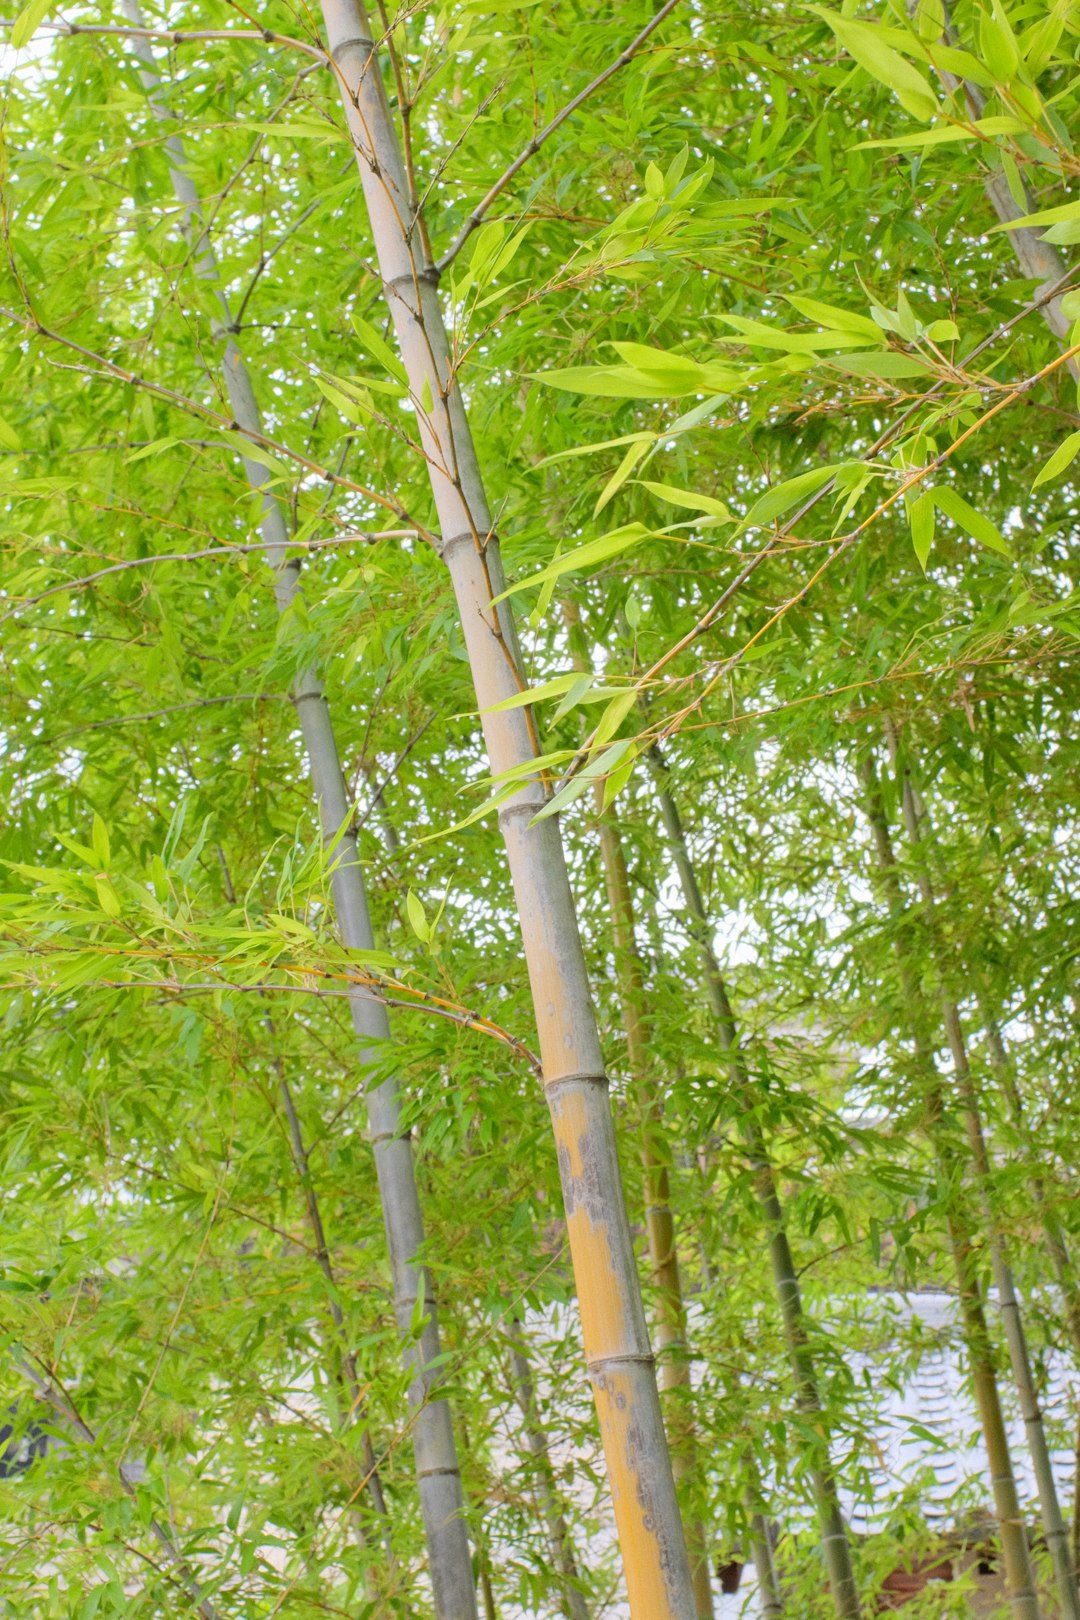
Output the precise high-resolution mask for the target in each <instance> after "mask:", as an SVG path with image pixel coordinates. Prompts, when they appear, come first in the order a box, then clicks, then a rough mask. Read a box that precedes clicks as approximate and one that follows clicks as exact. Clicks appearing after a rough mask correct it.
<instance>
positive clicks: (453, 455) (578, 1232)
mask: <svg viewBox="0 0 1080 1620" xmlns="http://www.w3.org/2000/svg"><path fill="white" fill-rule="evenodd" d="M322 9H323V16H324V19H325V22H326V33H327V45H328V48H329V51H330V55H331V58H332V60H333V62H334V64H335V67H336V71H337V74H338V79H339V84H340V88H341V92H342V99H343V103H344V107H345V115H346V118H347V120H348V123H349V128H350V131H351V133H352V137H353V144H354V147H355V151H356V157H357V163H358V167H359V171H360V178H361V183H362V185H363V189H364V197H365V201H366V204H367V211H368V216H369V219H370V221H371V228H372V233H373V236H374V240H375V251H376V255H377V258H378V263H379V270H380V274H381V275H382V278H383V285H384V288H385V291H386V297H387V303H388V307H389V310H390V313H391V315H392V318H393V322H394V328H395V331H396V335H397V341H398V347H399V350H400V353H401V357H402V360H403V362H404V365H405V369H406V373H407V375H408V379H409V389H410V393H411V396H412V400H413V403H414V406H415V408H416V412H417V418H418V424H419V431H420V438H421V443H422V446H423V451H424V455H425V457H426V460H427V464H428V471H429V475H430V479H431V487H432V493H433V495H434V500H435V507H436V511H437V513H438V521H439V527H440V530H441V536H442V542H441V549H442V557H443V560H444V561H445V562H446V564H447V567H448V569H449V571H450V577H451V580H452V583H453V588H454V593H455V596H456V598H457V603H458V609H459V612H460V615H461V623H462V629H463V631H464V636H465V643H466V648H467V651H468V656H469V664H470V667H471V670H472V675H473V683H474V687H475V690H476V696H477V702H478V706H479V708H480V711H481V715H482V719H483V728H484V737H485V741H486V744H487V752H488V758H489V761H490V765H491V769H492V772H493V773H494V774H495V775H501V774H502V773H503V772H505V771H508V770H511V769H515V768H516V769H521V768H524V771H525V773H526V774H525V775H524V776H523V778H522V780H521V782H520V785H519V786H518V787H517V788H516V790H515V791H514V792H513V794H511V795H510V796H509V797H508V798H507V800H506V801H505V802H504V804H503V806H502V809H501V811H500V816H499V820H500V826H501V828H502V833H503V838H504V840H505V844H506V849H507V856H508V860H509V866H510V875H511V879H512V882H513V886H514V892H515V896H516V900H517V909H518V916H519V918H520V922H521V931H522V939H523V943H524V947H525V958H526V963H527V967H528V972H529V980H530V984H531V987H532V996H533V1005H534V1008H535V1011H536V1020H537V1027H538V1032H539V1040H540V1055H541V1062H542V1067H543V1074H544V1086H545V1094H546V1097H547V1100H548V1104H549V1107H550V1111H551V1119H552V1125H553V1128H554V1132H555V1138H556V1143H557V1148H558V1157H559V1169H560V1174H561V1179H562V1187H563V1199H564V1203H565V1208H566V1219H567V1229H568V1235H569V1240H570V1252H571V1258H572V1261H573V1266H574V1275H575V1278H576V1282H577V1289H578V1299H579V1305H580V1310H581V1319H582V1333H583V1338H584V1343H585V1356H586V1362H587V1364H588V1369H589V1375H590V1378H591V1381H592V1386H593V1394H594V1398H595V1401H596V1408H597V1414H598V1417H599V1422H600V1432H601V1438H602V1441H603V1446H604V1453H605V1459H606V1463H607V1471H608V1478H609V1481H610V1484H611V1493H612V1500H613V1504H614V1509H615V1520H616V1527H617V1530H618V1536H619V1546H620V1550H621V1553H622V1560H623V1568H624V1571H625V1575H626V1584H627V1591H628V1594H629V1599H630V1610H631V1614H632V1615H633V1616H634V1617H635V1620H694V1613H695V1611H694V1602H693V1588H692V1583H691V1579H690V1568H689V1562H688V1559H687V1555H686V1548H685V1544H684V1541H683V1533H682V1525H681V1523H680V1521H679V1510H678V1504H677V1501H676V1496H675V1486H674V1481H673V1479H672V1472H671V1463H670V1459H669V1456H668V1451H667V1443H666V1440H665V1438H664V1429H663V1422H662V1419H661V1414H660V1401H659V1396H658V1393H657V1388H656V1379H655V1374H654V1364H653V1355H652V1350H651V1347H650V1345H649V1336H648V1330H647V1328H646V1325H645V1313H644V1310H643V1307H642V1302H641V1290H640V1286H639V1283H638V1277H637V1270H636V1266H635V1260H634V1251H633V1244H632V1242H631V1237H630V1228H629V1223H628V1220H627V1216H626V1207H625V1203H624V1200H623V1194H622V1179H621V1176H620V1172H619V1162H618V1157H617V1155H616V1151H615V1134H614V1128H613V1123H612V1118H611V1109H610V1104H609V1100H608V1082H607V1076H606V1074H605V1072H604V1065H603V1060H602V1057H601V1054H600V1042H599V1038H598V1035H597V1029H596V1020H595V1016H594V1013H593V1008H592V1004H591V1001H590V998H589V987H588V979H587V976H586V972H585V962H584V956H583V953H582V948H581V940H580V936H579V934H578V928H577V918H576V916H575V912H574V902H573V897H572V895H571V891H570V882H569V877H568V875H567V871H566V863H565V859H564V856H563V849H562V840H561V836H560V833H559V828H558V824H557V822H556V820H554V819H553V818H550V817H549V818H547V819H545V820H544V821H541V822H539V823H538V824H535V825H533V824H532V823H533V818H534V817H535V816H536V814H537V812H538V811H540V810H541V809H543V807H544V804H545V802H546V798H547V790H546V788H545V785H544V783H543V782H542V781H541V780H540V778H539V777H538V776H537V775H529V774H528V769H529V766H530V764H531V762H532V761H533V760H534V759H535V758H536V755H537V749H536V745H535V737H534V732H533V728H532V722H531V717H530V716H529V715H528V714H527V713H525V712H524V711H522V710H520V709H516V710H515V709H511V710H502V711H498V710H496V708H495V706H496V705H497V704H499V703H500V702H501V701H502V700H503V699H505V698H508V697H514V696H516V695H517V694H518V693H519V692H520V691H521V690H522V689H523V688H524V686H525V684H526V683H525V681H524V679H523V677H522V674H521V666H520V660H519V657H518V651H517V646H516V638H515V635H514V629H513V624H512V620H511V616H510V613H509V611H508V610H507V608H506V604H505V603H504V604H502V605H501V606H500V607H499V608H495V607H493V606H492V599H493V598H494V597H495V596H497V595H498V594H499V592H500V591H501V590H502V588H503V579H502V569H501V565H500V561H499V548H498V541H497V539H496V537H495V534H494V532H493V528H492V523H491V516H490V513H489V510H488V505H487V500H486V497H485V493H484V487H483V481H482V478H481V474H480V467H479V463H478V460H477V456H476V452H475V449H474V446H473V443H472V439H471V437H470V434H469V427H468V422H467V419H466V413H465V406H464V402H463V400H462V396H461V392H460V389H459V387H458V384H457V380H456V375H455V370H454V366H453V364H452V362H451V356H450V348H449V342H448V339H447V334H446V328H445V326H444V324H443V318H442V311H441V308H440V304H439V298H438V291H437V287H436V281H437V276H436V273H435V272H434V270H433V268H432V266H431V264H430V262H429V260H428V258H427V256H426V253H425V250H424V243H423V238H422V235H421V232H420V231H419V229H418V225H417V221H416V219H415V215H414V213H413V211H412V209H411V207H410V204H409V187H408V181H407V177H406V174H405V168H404V163H403V161H402V156H401V148H400V144H399V141H398V138H397V132H396V129H395V127H394V123H393V120H392V118H391V115H390V108H389V104H388V102H387V98H386V92H385V90H384V88H383V83H382V78H381V75H380V71H379V64H378V59H377V52H376V46H375V42H374V39H373V36H372V32H371V27H370V24H369V22H368V19H367V15H366V12H365V11H364V8H363V7H362V5H360V4H359V3H358V0H323V8H322Z"/></svg>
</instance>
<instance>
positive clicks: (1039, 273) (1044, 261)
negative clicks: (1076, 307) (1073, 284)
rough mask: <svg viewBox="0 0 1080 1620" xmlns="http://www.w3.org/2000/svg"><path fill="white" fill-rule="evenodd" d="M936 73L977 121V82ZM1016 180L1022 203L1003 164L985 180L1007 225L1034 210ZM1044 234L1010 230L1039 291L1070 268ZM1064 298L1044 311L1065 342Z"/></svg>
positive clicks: (981, 103)
mask: <svg viewBox="0 0 1080 1620" xmlns="http://www.w3.org/2000/svg"><path fill="white" fill-rule="evenodd" d="M942 18H943V31H944V35H945V38H946V39H947V40H948V41H949V42H950V43H953V40H952V24H951V19H950V15H949V7H948V5H945V6H944V7H943V13H942ZM937 75H938V78H939V79H940V80H941V82H942V84H943V85H944V86H945V88H946V90H948V91H949V92H950V94H952V95H955V94H957V93H960V94H962V95H963V97H964V100H965V101H966V102H967V105H968V110H969V116H970V117H971V118H972V119H973V120H975V121H976V122H977V121H978V120H979V119H981V118H982V117H983V115H984V113H985V110H986V97H985V96H984V95H983V93H982V91H981V90H980V89H979V87H978V85H975V84H972V82H971V80H970V79H959V78H958V77H957V76H956V74H955V73H950V72H949V71H948V69H947V68H942V67H940V66H939V67H938V68H937ZM1014 184H1015V185H1016V186H1017V188H1018V189H1019V192H1020V195H1021V197H1022V198H1023V202H1022V203H1018V202H1017V200H1016V198H1015V197H1014V196H1013V190H1012V187H1011V186H1010V184H1009V177H1008V175H1007V174H1006V173H1005V170H1004V168H1003V167H1002V168H996V169H989V170H988V171H987V174H986V179H985V181H984V186H985V189H986V195H987V197H988V198H989V200H990V206H991V207H992V208H993V210H994V213H995V214H996V215H997V217H998V219H999V220H1000V221H1001V223H1002V224H1003V225H1008V224H1010V223H1011V222H1012V221H1013V220H1017V219H1024V218H1026V216H1027V215H1028V214H1032V213H1034V212H1035V205H1034V203H1033V202H1032V200H1031V195H1030V193H1029V192H1028V189H1027V186H1026V185H1025V184H1024V181H1023V178H1022V177H1021V176H1020V175H1019V174H1017V175H1016V177H1015V180H1014ZM1042 235H1043V232H1042V230H1041V229H1040V228H1039V227H1034V228H1033V227H1032V226H1030V225H1020V226H1018V227H1016V228H1015V229H1013V230H1011V231H1009V232H1008V238H1009V243H1010V245H1011V247H1012V250H1013V254H1014V256H1015V258H1016V262H1017V264H1018V265H1019V267H1020V272H1021V274H1022V275H1024V276H1027V277H1029V278H1030V279H1031V280H1032V281H1036V282H1038V284H1039V285H1038V288H1037V291H1038V292H1040V293H1041V292H1044V291H1046V290H1047V289H1049V288H1050V287H1054V286H1057V285H1058V283H1059V282H1061V281H1062V280H1063V279H1064V277H1065V275H1066V273H1067V271H1068V265H1067V264H1066V263H1065V260H1064V259H1063V258H1062V256H1061V254H1060V253H1059V252H1058V250H1057V248H1056V247H1055V246H1054V245H1053V243H1052V242H1044V241H1043V240H1042ZM1061 298H1062V295H1061V294H1060V293H1059V294H1058V295H1057V296H1055V297H1054V298H1050V299H1048V300H1047V301H1046V303H1045V304H1043V306H1042V314H1043V319H1044V320H1045V322H1046V324H1047V326H1048V327H1049V328H1050V330H1051V332H1053V334H1054V336H1055V337H1056V338H1058V339H1059V340H1060V341H1061V342H1063V343H1064V342H1065V341H1067V339H1068V336H1069V333H1070V331H1071V330H1072V324H1073V323H1072V321H1070V319H1069V317H1068V316H1067V315H1066V313H1065V311H1064V309H1063V308H1062V305H1061ZM1068 367H1069V370H1070V371H1071V372H1072V373H1073V375H1074V376H1075V375H1076V373H1077V362H1076V360H1075V359H1073V360H1070V361H1069V362H1068Z"/></svg>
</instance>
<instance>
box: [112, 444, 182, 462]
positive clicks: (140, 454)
mask: <svg viewBox="0 0 1080 1620" xmlns="http://www.w3.org/2000/svg"><path fill="white" fill-rule="evenodd" d="M183 442H184V441H183V439H153V440H152V441H151V442H150V444H141V445H140V446H139V448H138V449H137V450H133V451H132V452H131V455H130V456H125V457H124V461H125V462H126V464H127V466H129V467H130V466H131V465H132V464H133V463H134V462H136V461H145V460H146V458H147V457H148V456H159V455H161V454H162V453H163V452H164V451H166V450H171V449H172V447H173V445H174V444H183Z"/></svg>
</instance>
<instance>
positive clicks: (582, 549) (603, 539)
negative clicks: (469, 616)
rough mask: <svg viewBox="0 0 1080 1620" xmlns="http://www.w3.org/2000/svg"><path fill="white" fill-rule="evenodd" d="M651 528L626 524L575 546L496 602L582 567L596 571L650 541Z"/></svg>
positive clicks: (521, 581) (499, 596) (516, 585)
mask: <svg viewBox="0 0 1080 1620" xmlns="http://www.w3.org/2000/svg"><path fill="white" fill-rule="evenodd" d="M653 532H654V531H653V530H652V529H647V528H646V527H645V525H644V524H643V523H624V524H623V525H622V527H621V528H618V529H612V530H611V531H610V533H608V534H602V535H600V537H599V538H598V539H596V540H586V542H585V544H584V545H582V546H575V547H574V549H573V551H567V552H564V553H563V555H562V556H561V557H556V559H555V561H554V562H551V563H549V564H548V566H547V567H546V568H541V570H540V572H539V573H538V574H530V575H529V577H528V579H521V580H518V582H517V583H516V584H515V585H511V586H509V587H508V588H507V589H506V590H505V591H503V592H501V594H500V595H498V596H496V597H495V599H494V600H495V601H496V602H502V601H504V600H505V598H506V597H508V596H514V595H515V594H516V593H517V592H518V591H526V590H529V589H530V588H531V587H532V586H534V585H542V584H543V583H544V581H545V580H549V579H561V578H562V576H563V574H572V573H575V572H576V571H577V570H578V569H579V568H593V567H595V566H596V564H597V563H601V562H607V560H608V559H609V558H610V557H616V556H618V555H619V553H620V552H623V551H630V550H632V548H633V547H634V546H640V545H641V543H642V541H643V540H649V539H651V538H652V535H653Z"/></svg>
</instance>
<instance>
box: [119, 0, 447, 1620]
mask: <svg viewBox="0 0 1080 1620" xmlns="http://www.w3.org/2000/svg"><path fill="white" fill-rule="evenodd" d="M123 6H124V10H125V12H126V14H127V16H128V17H129V18H130V19H131V20H132V22H135V23H136V25H137V26H138V25H139V23H138V18H139V13H138V4H137V0H123ZM133 49H134V50H135V51H136V53H137V54H138V55H139V57H140V60H141V61H142V63H143V64H144V67H143V74H142V78H143V84H144V87H145V89H146V92H147V96H148V99H149V101H150V104H151V106H152V108H153V111H154V113H155V116H157V117H158V118H160V119H162V120H163V121H165V122H166V123H167V122H168V121H169V120H170V118H171V114H170V112H169V109H168V108H167V107H166V106H165V105H164V103H163V102H162V100H161V96H160V81H159V79H158V76H157V72H156V68H155V64H154V58H153V52H152V49H151V47H150V45H149V42H148V41H147V40H145V39H138V38H137V39H135V40H134V42H133ZM166 149H167V152H168V155H169V164H170V173H171V176H172V183H173V190H174V191H175V193H176V197H177V200H178V202H179V203H180V205H181V208H182V209H183V212H184V231H185V235H186V237H187V239H188V241H189V242H190V244H191V247H192V253H193V257H194V258H195V261H196V269H197V272H198V274H199V275H200V276H202V277H204V278H205V279H206V280H207V281H209V282H213V283H214V284H217V283H218V282H219V279H220V278H219V274H218V266H217V262H216V259H215V256H214V253H213V249H212V247H211V244H210V242H209V240H208V238H207V236H206V232H205V229H204V226H203V222H202V213H201V206H200V201H199V196H198V193H197V191H196V189H195V186H194V184H193V183H192V180H191V178H190V175H189V174H188V171H187V167H186V163H185V158H184V150H183V146H182V144H181V142H180V140H179V137H178V136H176V135H170V136H169V137H168V138H167V141H166ZM218 297H219V300H220V304H221V312H222V326H223V331H224V334H225V335H226V340H225V349H224V356H223V362H222V365H223V371H224V377H225V385H226V389H227V392H228V396H229V403H230V407H231V409H232V412H233V416H234V418H235V419H236V421H237V423H238V425H239V426H240V427H241V428H242V429H244V430H245V431H246V432H253V433H258V432H261V426H262V424H261V418H260V415H259V410H258V406H257V404H256V402H255V395H254V391H253V389H252V385H251V378H250V375H249V373H248V370H247V367H246V365H245V363H244V359H243V356H242V354H241V352H240V349H239V346H238V345H237V342H236V336H235V333H234V332H233V330H232V327H233V322H232V317H231V313H230V310H229V306H228V301H227V299H226V298H225V296H224V294H223V293H222V292H221V291H220V288H219V289H218ZM244 470H245V473H246V476H247V480H248V483H249V485H250V486H251V488H252V490H253V491H254V492H256V493H260V492H261V494H262V513H261V521H260V531H261V534H262V538H263V541H264V543H265V548H266V557H267V561H268V562H269V563H270V566H271V568H272V570H273V587H274V597H275V600H276V603H277V607H278V611H279V613H280V614H285V613H287V612H288V610H289V608H290V607H291V606H292V604H293V603H294V602H295V600H296V599H297V597H298V595H299V593H300V565H299V562H298V561H297V560H296V558H295V557H293V558H290V557H289V556H288V549H287V548H288V545H289V531H288V527H287V524H286V521H285V515H284V513H283V511H282V509H281V505H280V503H279V502H278V500H277V498H276V497H275V496H274V495H273V494H272V493H271V492H270V491H269V490H266V489H264V486H265V485H266V483H267V481H268V480H269V478H270V473H269V471H268V469H267V468H265V467H263V466H262V465H261V464H260V463H259V462H256V461H252V460H251V459H250V458H248V457H246V456H245V457H244ZM291 697H292V701H293V704H294V706H295V709H296V713H297V716H298V719H299V722H300V728H301V732H302V735H303V738H304V746H305V749H306V752H307V756H308V762H309V767H310V771H311V778H312V784H313V787H314V790H315V795H316V799H317V801H318V807H319V817H320V823H321V826H322V832H323V838H324V840H325V841H326V842H327V843H330V842H332V841H334V840H336V841H337V847H336V852H335V858H334V863H333V866H332V867H331V872H330V881H331V887H332V892H333V897H334V906H335V910H336V913H337V920H338V927H339V929H340V931H341V937H342V939H343V941H344V943H345V944H346V945H347V946H349V947H350V948H352V949H356V950H362V951H370V950H372V949H373V948H374V943H375V942H374V935H373V932H372V926H371V918H370V914H369V910H368V903H367V894H366V892H365V889H364V880H363V874H362V870H361V866H360V860H359V854H358V849H357V840H356V834H355V832H354V831H353V830H352V828H351V825H350V822H351V807H350V805H349V803H348V798H347V795H346V791H345V781H344V777H343V774H342V769H341V758H340V754H339V752H338V747H337V741H336V738H335V736H334V730H333V724H332V722H331V718H330V711H329V707H328V705H327V702H326V698H325V696H324V694H323V690H322V685H321V683H320V681H319V680H318V677H317V675H316V673H315V671H314V670H312V669H305V670H302V671H301V672H300V673H299V674H298V676H297V677H296V680H295V682H294V685H293V689H292V693H291ZM342 829H345V830H344V832H342ZM349 1011H350V1015H351V1019H352V1024H353V1028H354V1030H355V1032H356V1035H357V1036H358V1038H359V1042H360V1049H359V1061H360V1065H361V1068H362V1070H363V1071H364V1072H366V1073H374V1072H375V1068H376V1065H377V1064H378V1063H379V1062H380V1061H381V1060H382V1058H383V1055H384V1053H385V1052H386V1051H387V1049H388V1047H389V1043H390V1025H389V1020H388V1018H387V1013H386V1008H385V1007H384V1006H383V1004H382V1003H381V1002H380V1001H378V1000H376V999H375V997H374V996H373V995H372V994H371V993H370V992H369V991H368V990H366V989H365V988H364V987H362V986H352V987H350V992H349ZM365 1103H366V1106H367V1114H368V1135H369V1139H370V1141H371V1143H372V1148H373V1152H374V1157H375V1169H376V1176H377V1179H378V1183H379V1194H380V1200H381V1204H382V1212H383V1222H384V1226H385V1230H386V1237H387V1247H388V1250H389V1255H390V1265H391V1270H392V1274H393V1293H394V1308H395V1313H396V1316H397V1322H398V1327H399V1330H400V1332H401V1334H402V1345H403V1356H404V1360H405V1364H406V1366H407V1367H408V1369H409V1371H410V1374H411V1383H410V1387H409V1406H410V1410H411V1414H412V1416H411V1423H410V1430H411V1434H412V1440H413V1452H414V1459H415V1465H416V1476H417V1484H418V1490H419V1495H420V1505H421V1512H422V1515H423V1520H424V1531H425V1537H426V1541H427V1549H428V1562H429V1570H430V1575H431V1582H432V1588H433V1593H434V1599H435V1612H436V1615H437V1617H438V1620H476V1596H475V1589H474V1585H473V1575H472V1559H471V1555H470V1551H469V1542H468V1535H467V1531H466V1526H465V1520H464V1499H463V1495H462V1489H461V1475H460V1470H459V1468H458V1462H457V1453H456V1448H455V1444H454V1433H453V1427H452V1423H451V1417H450V1409H449V1407H448V1405H447V1403H446V1402H445V1401H442V1400H439V1398H438V1395H437V1387H438V1375H437V1373H435V1372H434V1371H433V1370H432V1369H433V1368H434V1367H437V1366H438V1365H439V1356H440V1353H441V1344H440V1339H439V1327H438V1307H437V1302H436V1297H435V1290H434V1288H433V1286H432V1280H431V1275H430V1273H429V1272H428V1270H427V1268H426V1267H424V1266H422V1265H420V1264H418V1262H417V1260H416V1256H417V1254H418V1253H419V1252H420V1250H421V1248H422V1245H423V1242H424V1226H423V1217H422V1215H421V1212H420V1200H419V1195H418V1193H417V1187H416V1177H415V1172H414V1166H413V1157H412V1147H411V1144H410V1141H409V1138H408V1135H407V1133H406V1132H405V1131H404V1129H403V1127H402V1123H401V1113H402V1103H401V1093H400V1090H399V1087H398V1083H397V1080H396V1079H395V1078H393V1077H391V1078H389V1079H386V1080H383V1081H381V1082H379V1083H377V1084H376V1083H374V1082H373V1083H371V1084H370V1085H369V1086H368V1088H367V1090H366V1091H365ZM418 1301H422V1309H423V1311H424V1313H425V1314H424V1318H423V1326H422V1328H421V1331H420V1334H419V1337H418V1339H417V1338H416V1337H415V1336H414V1335H413V1332H412V1320H413V1315H414V1311H415V1309H416V1306H417V1302H418Z"/></svg>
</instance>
